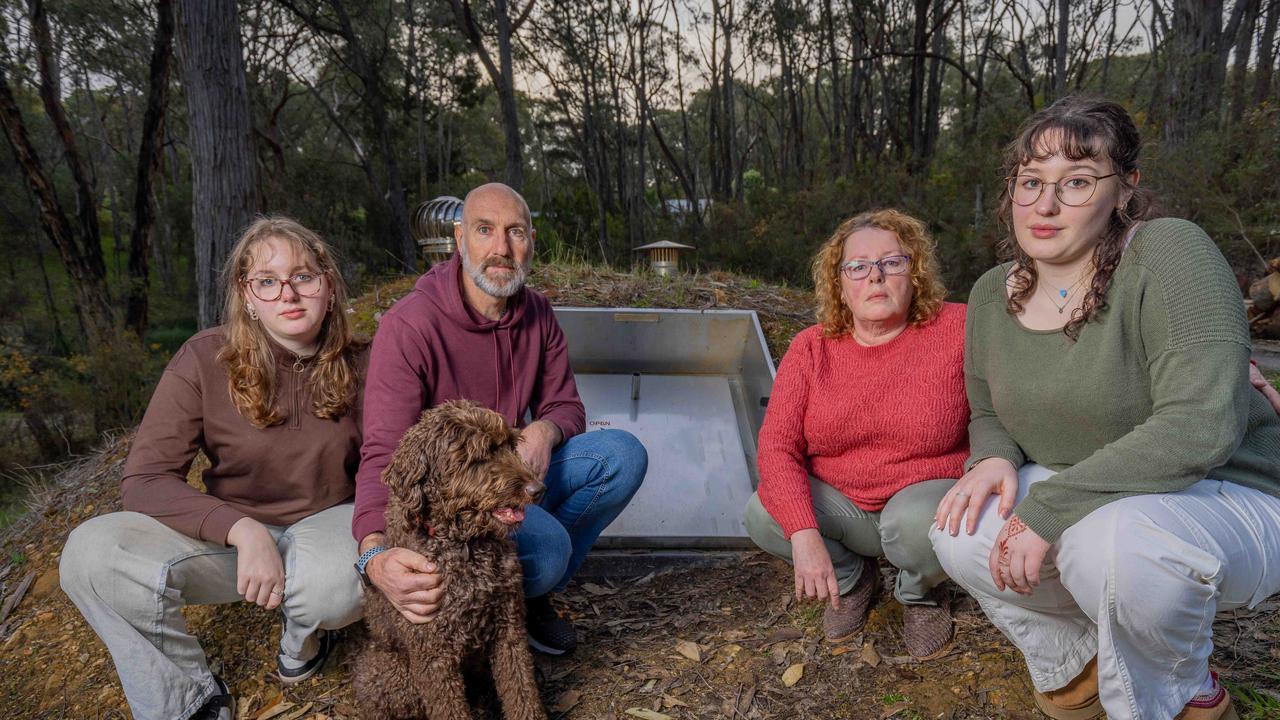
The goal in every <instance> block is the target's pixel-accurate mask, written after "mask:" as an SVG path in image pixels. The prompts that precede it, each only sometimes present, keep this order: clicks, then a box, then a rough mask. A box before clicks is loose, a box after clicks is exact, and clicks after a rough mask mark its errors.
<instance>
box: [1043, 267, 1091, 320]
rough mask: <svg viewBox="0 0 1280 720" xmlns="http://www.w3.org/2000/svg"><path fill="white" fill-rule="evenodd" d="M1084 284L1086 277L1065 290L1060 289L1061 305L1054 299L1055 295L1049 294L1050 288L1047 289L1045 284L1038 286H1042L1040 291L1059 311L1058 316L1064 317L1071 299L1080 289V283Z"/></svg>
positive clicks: (1082, 277)
mask: <svg viewBox="0 0 1280 720" xmlns="http://www.w3.org/2000/svg"><path fill="white" fill-rule="evenodd" d="M1082 282H1084V276H1081V277H1080V279H1079V280H1076V281H1075V282H1074V283H1072V284H1071V285H1069V286H1067V287H1065V288H1058V297H1060V298H1062V304H1061V305H1059V304H1058V301H1057V300H1055V299H1054V298H1053V295H1052V294H1051V293H1050V292H1049V290H1048V288H1046V287H1045V283H1043V282H1037V283H1036V284H1037V285H1039V286H1040V291H1041V292H1043V293H1044V296H1045V297H1047V298H1049V302H1050V303H1052V304H1053V306H1054V307H1055V308H1057V309H1058V314H1059V315H1062V314H1063V313H1064V312H1066V310H1067V306H1068V305H1070V304H1071V298H1073V297H1075V294H1076V290H1079V289H1080V283H1082Z"/></svg>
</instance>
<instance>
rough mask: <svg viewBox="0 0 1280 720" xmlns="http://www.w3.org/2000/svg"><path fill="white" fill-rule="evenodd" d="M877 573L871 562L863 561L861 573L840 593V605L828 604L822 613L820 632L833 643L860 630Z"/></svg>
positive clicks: (874, 589) (869, 607)
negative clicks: (846, 589)
mask: <svg viewBox="0 0 1280 720" xmlns="http://www.w3.org/2000/svg"><path fill="white" fill-rule="evenodd" d="M878 576H879V573H878V572H877V571H876V566H875V565H874V564H873V563H870V562H866V561H863V563H862V574H861V575H859V576H858V582H856V583H854V585H853V587H852V588H850V589H849V592H846V593H843V594H842V595H840V607H839V608H834V607H831V606H830V605H828V606H827V609H826V610H825V611H824V612H823V613H822V634H823V635H824V636H826V638H827V640H828V641H830V642H833V643H838V642H844V641H845V640H848V639H849V638H851V637H853V636H854V635H857V634H858V633H859V632H861V631H862V626H863V625H866V624H867V612H868V611H870V610H871V599H872V598H873V597H875V594H876V592H875V591H876V585H877V584H878V583H877V582H876V581H877V580H878V579H879V577H878Z"/></svg>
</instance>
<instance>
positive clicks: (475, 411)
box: [432, 400, 516, 466]
mask: <svg viewBox="0 0 1280 720" xmlns="http://www.w3.org/2000/svg"><path fill="white" fill-rule="evenodd" d="M432 412H433V413H434V412H439V415H438V416H437V417H438V425H437V428H438V429H437V430H435V433H436V438H435V439H436V441H437V442H439V443H440V445H441V447H440V449H441V450H443V451H444V453H443V455H446V456H448V457H450V459H451V461H452V462H453V463H457V464H458V465H459V466H461V465H466V464H470V463H473V462H476V461H478V460H480V459H481V458H485V457H488V456H489V455H492V454H493V451H494V450H496V449H498V448H499V447H501V446H503V445H505V444H506V443H508V442H512V441H513V440H514V438H515V437H516V435H515V432H514V431H513V430H512V429H511V428H509V427H507V421H506V420H505V419H504V418H503V417H502V416H501V415H499V414H498V413H496V412H494V411H492V410H488V409H486V408H483V407H480V406H479V405H476V404H475V403H472V402H469V401H465V400H455V401H451V402H447V403H444V404H443V405H440V406H438V407H436V408H435V409H434V410H433V411H432Z"/></svg>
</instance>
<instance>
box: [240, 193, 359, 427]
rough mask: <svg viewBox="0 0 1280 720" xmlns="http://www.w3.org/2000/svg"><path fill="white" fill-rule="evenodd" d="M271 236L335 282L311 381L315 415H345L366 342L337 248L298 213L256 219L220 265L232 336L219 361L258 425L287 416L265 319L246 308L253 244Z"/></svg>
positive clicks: (355, 389)
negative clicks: (354, 321)
mask: <svg viewBox="0 0 1280 720" xmlns="http://www.w3.org/2000/svg"><path fill="white" fill-rule="evenodd" d="M270 238H276V239H279V240H283V241H285V242H287V243H289V244H290V245H292V246H293V247H294V249H295V251H296V252H298V254H300V255H302V256H303V257H305V258H307V259H308V262H309V263H310V264H312V265H314V267H315V269H316V270H318V271H319V272H321V273H322V274H323V275H324V278H325V283H326V284H328V285H329V287H330V288H331V289H332V293H333V300H332V302H331V303H330V305H329V308H330V309H329V312H328V313H326V314H325V318H324V321H323V323H321V325H320V336H319V338H318V341H319V346H318V349H317V351H316V354H315V356H314V362H315V369H314V370H313V371H312V373H311V376H310V377H309V378H308V380H307V386H308V389H309V390H310V391H311V412H312V414H313V415H315V416H316V417H319V418H325V419H333V418H338V417H341V416H342V415H344V414H346V412H347V411H348V410H350V409H351V407H352V405H354V404H355V402H356V397H357V394H358V391H359V388H360V377H359V369H358V367H357V356H358V354H359V352H360V350H361V349H363V347H364V346H365V345H366V344H367V343H366V342H365V341H364V340H358V339H356V338H355V336H354V335H353V333H352V330H351V323H350V322H349V321H348V320H347V314H346V312H344V311H343V308H345V307H346V306H347V286H346V283H345V282H344V281H343V279H342V273H341V272H339V271H338V265H337V262H336V261H335V260H334V256H333V251H332V250H330V249H329V246H328V245H327V244H326V243H325V241H324V240H322V239H321V238H320V236H319V235H317V234H316V233H314V232H312V231H311V230H308V229H307V228H306V227H303V225H302V224H301V223H299V222H297V221H296V220H292V219H290V218H287V217H281V216H268V217H261V218H258V219H257V220H255V221H254V222H253V224H251V225H250V226H249V228H248V229H247V230H245V231H244V234H243V235H241V236H240V240H239V241H237V242H236V245H235V247H234V248H232V250H231V254H230V255H228V256H227V262H226V264H225V265H224V266H223V268H222V289H223V292H224V294H225V302H224V304H223V309H222V322H223V328H224V332H225V333H226V337H227V344H226V345H225V346H223V348H222V350H221V351H220V352H219V353H218V361H219V362H221V363H222V364H223V366H225V367H226V369H227V382H228V389H229V390H230V391H231V399H232V401H234V402H235V405H236V409H237V410H238V411H239V412H240V414H241V415H242V416H244V418H245V419H247V420H248V421H249V422H251V423H253V424H254V425H255V426H256V427H260V428H261V427H267V426H270V425H275V424H276V423H279V422H281V421H283V420H284V416H283V415H282V414H281V412H280V409H279V407H278V406H277V403H276V387H277V378H276V372H277V363H276V359H275V355H274V353H273V352H272V350H271V343H270V341H269V340H268V339H267V333H266V331H265V330H263V328H262V324H261V323H259V322H258V321H257V320H255V319H253V318H251V317H250V316H249V312H248V311H249V305H248V302H249V301H248V300H247V299H246V298H245V295H244V293H245V290H244V284H243V281H244V279H245V278H246V276H247V275H248V273H249V271H250V270H251V269H252V267H253V253H254V250H255V249H256V248H257V247H258V245H259V244H261V243H263V242H265V241H266V240H268V239H270Z"/></svg>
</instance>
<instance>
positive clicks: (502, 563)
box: [355, 401, 546, 720]
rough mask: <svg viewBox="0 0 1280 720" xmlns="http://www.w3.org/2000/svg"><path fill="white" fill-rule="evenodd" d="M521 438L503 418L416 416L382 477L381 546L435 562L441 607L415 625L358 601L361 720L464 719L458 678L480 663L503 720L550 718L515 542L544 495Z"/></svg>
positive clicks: (467, 713)
mask: <svg viewBox="0 0 1280 720" xmlns="http://www.w3.org/2000/svg"><path fill="white" fill-rule="evenodd" d="M518 437H519V433H518V432H517V431H516V430H513V429H511V428H509V427H508V426H507V424H506V421H505V420H504V419H503V418H502V416H501V415H499V414H497V413H495V412H493V411H491V410H486V409H484V408H481V407H479V406H478V405H475V404H474V403H470V402H463V401H454V402H448V403H445V404H443V405H440V406H438V407H435V408H431V409H430V410H427V411H426V412H424V413H422V419H421V420H420V421H419V422H418V424H417V425H414V426H413V427H411V428H409V430H408V432H406V433H405V435H404V437H403V438H402V439H401V440H400V445H399V447H397V448H396V452H395V455H394V456H393V457H392V460H391V464H390V465H389V466H387V469H386V471H385V472H384V473H383V475H382V481H383V482H384V483H386V485H387V489H388V490H389V491H390V499H389V501H388V503H387V535H386V542H387V546H388V547H404V548H409V549H411V550H415V551H417V552H419V553H422V554H423V555H425V556H427V557H429V558H431V559H433V560H435V561H436V562H437V563H438V565H439V567H440V573H441V575H442V578H441V580H442V581H443V584H444V598H443V601H442V602H441V605H440V611H439V613H438V614H437V615H436V617H435V618H434V619H433V620H431V621H430V622H427V623H424V624H421V625H414V624H412V623H409V622H408V621H406V620H405V619H404V618H403V617H401V615H400V613H399V611H397V610H396V609H395V608H394V607H392V606H391V603H390V602H388V601H387V599H386V598H385V597H383V595H382V593H379V592H376V591H374V592H367V593H365V611H364V617H365V624H366V626H367V628H368V637H369V639H368V641H367V642H366V643H365V644H364V646H363V647H362V648H361V649H360V652H359V655H358V657H357V658H356V672H355V690H356V700H357V701H358V703H359V705H360V714H361V717H363V718H366V719H368V720H374V719H375V718H376V719H377V720H386V719H390V718H431V719H432V720H437V719H444V718H448V719H449V720H456V719H461V718H471V717H472V710H471V707H470V706H469V704H468V701H467V693H466V687H465V683H464V680H463V672H464V671H466V670H468V669H470V668H474V667H481V666H485V665H487V666H488V667H489V668H490V669H491V671H492V673H493V681H494V687H495V688H496V690H497V693H498V699H499V701H500V702H501V703H502V710H503V715H504V717H506V718H509V719H519V720H532V719H535V718H537V719H539V720H541V719H543V718H546V713H545V712H544V711H543V709H542V702H541V700H539V698H538V686H537V684H536V683H535V682H534V678H533V660H532V658H531V657H530V656H529V647H528V645H527V644H526V642H527V640H526V630H525V618H524V591H523V589H522V587H521V573H520V561H519V559H517V557H516V553H515V546H514V544H513V543H512V541H511V538H510V536H511V533H512V532H513V531H514V529H515V528H516V527H517V526H518V525H519V523H520V521H521V520H523V519H524V506H525V505H526V504H528V503H531V502H535V501H536V500H537V498H538V496H539V495H541V493H542V490H543V487H542V484H541V483H540V482H539V481H538V480H537V479H536V478H535V477H534V476H533V474H532V473H531V472H530V471H529V469H528V468H527V467H526V466H525V464H524V462H523V461H521V459H520V456H519V455H517V454H516V440H517V439H518Z"/></svg>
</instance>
